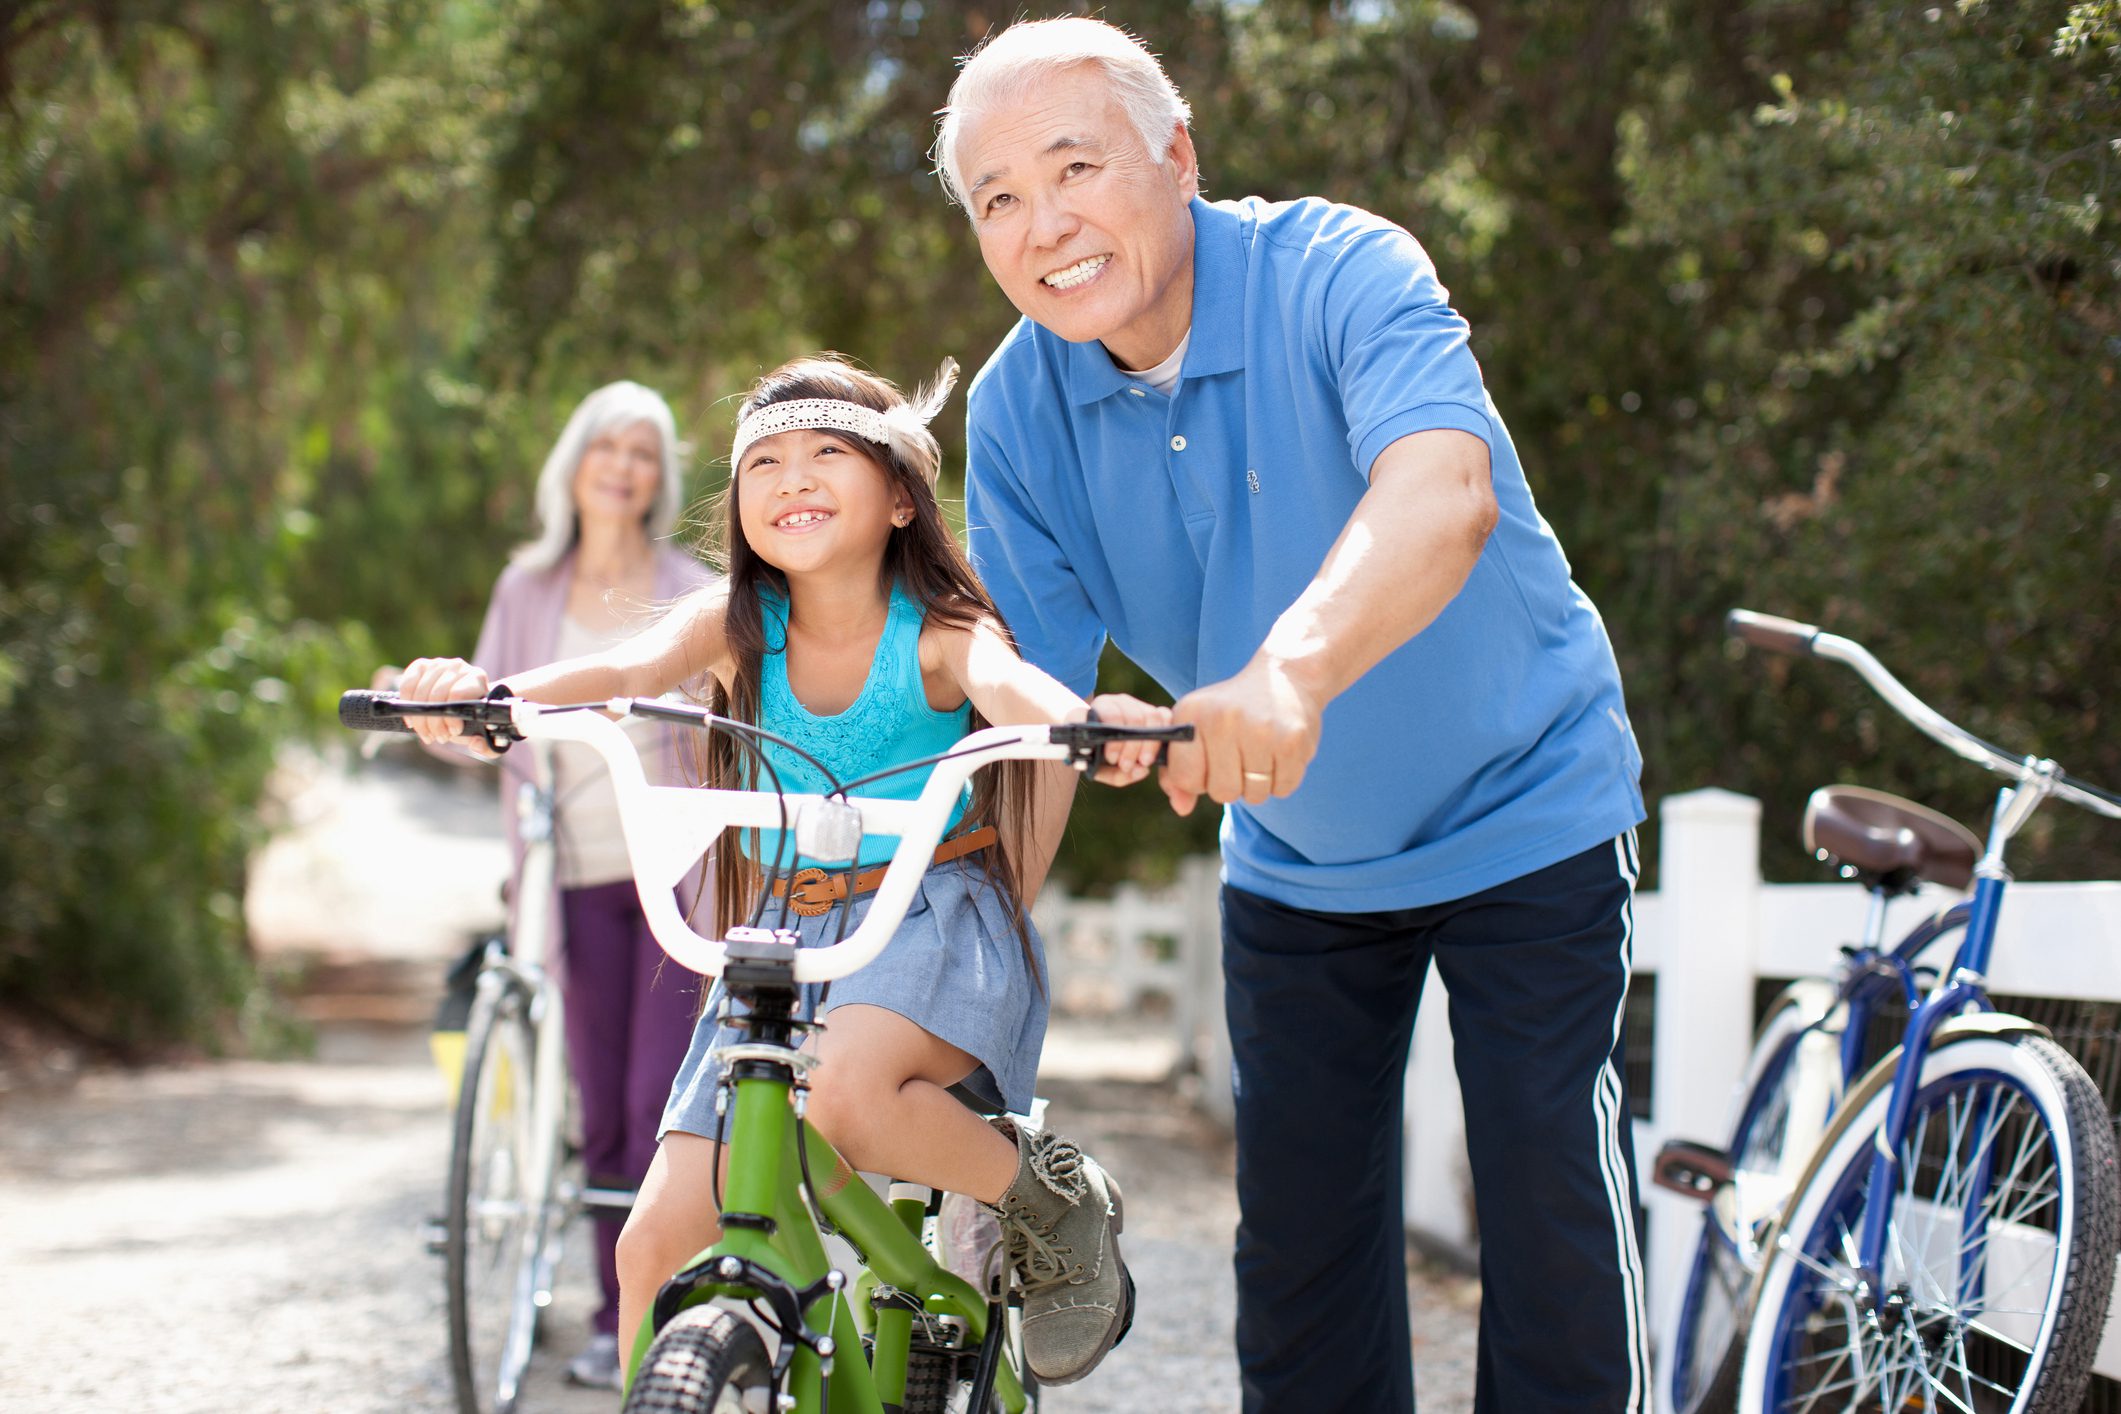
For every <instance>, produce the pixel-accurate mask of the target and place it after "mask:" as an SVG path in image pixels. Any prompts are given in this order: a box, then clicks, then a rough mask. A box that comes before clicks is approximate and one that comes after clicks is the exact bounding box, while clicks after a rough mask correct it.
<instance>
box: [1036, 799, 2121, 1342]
mask: <svg viewBox="0 0 2121 1414" xmlns="http://www.w3.org/2000/svg"><path fill="white" fill-rule="evenodd" d="M2057 808H2060V807H2057ZM1658 818H1659V823H1660V831H1659V840H1660V845H1659V857H1658V877H1659V879H1660V880H1661V882H1662V887H1661V888H1660V889H1659V890H1658V891H1656V892H1653V893H1644V894H1641V895H1638V896H1637V898H1636V900H1635V938H1634V953H1635V956H1634V967H1635V972H1636V974H1637V975H1638V976H1642V975H1645V974H1649V975H1654V976H1655V978H1656V1006H1655V1034H1656V1046H1655V1050H1654V1055H1653V1058H1652V1063H1651V1083H1650V1118H1648V1119H1646V1120H1638V1121H1636V1123H1635V1152H1636V1155H1637V1159H1638V1167H1639V1168H1641V1169H1643V1170H1644V1171H1645V1172H1646V1171H1647V1166H1648V1161H1649V1159H1650V1158H1651V1157H1652V1156H1654V1155H1655V1154H1656V1152H1657V1149H1658V1146H1659V1145H1661V1144H1662V1143H1663V1141H1664V1140H1665V1139H1666V1138H1667V1137H1668V1136H1677V1137H1686V1138H1694V1139H1703V1140H1707V1141H1708V1142H1710V1143H1718V1142H1720V1139H1721V1136H1722V1135H1723V1133H1724V1131H1725V1129H1726V1128H1727V1126H1728V1124H1729V1122H1730V1118H1731V1116H1730V1109H1731V1104H1732V1100H1733V1094H1734V1090H1735V1088H1736V1085H1737V1081H1738V1077H1739V1074H1740V1071H1741V1069H1742V1067H1743V1065H1744V1062H1745V1057H1746V1052H1747V1050H1748V1049H1749V1047H1750V1046H1751V1043H1752V1031H1753V1007H1754V994H1755V992H1756V990H1757V982H1758V979H1760V978H1764V977H1765V978H1787V977H1801V976H1808V975H1813V974H1817V973H1823V972H1826V971H1828V970H1830V969H1831V968H1832V967H1833V965H1834V963H1835V962H1836V960H1837V958H1838V949H1839V948H1840V946H1841V945H1842V944H1843V943H1848V942H1853V941H1855V940H1856V938H1857V936H1858V935H1859V934H1860V932H1861V930H1862V926H1863V911H1864V899H1863V896H1862V895H1861V894H1860V893H1859V892H1858V891H1857V890H1855V889H1854V888H1851V887H1850V886H1848V885H1845V884H1764V883H1762V882H1761V878H1760V867H1759V859H1760V805H1759V802H1757V801H1755V800H1752V799H1750V798H1748V797H1745V796H1741V795H1734V794H1732V793H1730V792H1728V791H1721V790H1703V791H1694V792H1690V793H1688V794H1685V795H1676V796H1670V797H1667V798H1666V799H1665V801H1664V802H1663V804H1662V806H1661V808H1660V811H1659V817H1658ZM1946 902H1948V897H1947V896H1946V895H1943V894H1941V893H1938V892H1935V891H1925V892H1924V893H1922V894H1920V895H1917V896H1915V897H1913V898H1910V899H1904V900H1901V901H1899V902H1898V903H1896V904H1895V905H1894V906H1893V909H1892V910H1891V911H1890V912H1889V914H1888V916H1887V920H1886V922H1887V931H1888V933H1889V934H1893V935H1897V934H1898V933H1902V932H1905V931H1906V930H1907V928H1909V927H1910V926H1912V925H1913V923H1914V922H1915V921H1916V920H1917V919H1918V918H1920V917H1922V916H1924V915H1925V914H1927V913H1930V912H1933V911H1935V910H1936V909H1937V908H1938V907H1940V906H1942V905H1943V904H1944V903H1946ZM1037 917H1038V921H1039V925H1040V928H1041V931H1042V932H1044V933H1045V935H1046V937H1047V939H1048V945H1049V950H1050V952H1051V955H1052V956H1053V957H1054V963H1053V966H1054V978H1055V989H1056V1002H1057V1004H1058V1005H1059V1006H1060V1007H1061V1009H1062V1010H1076V1011H1083V1010H1090V1011H1098V1010H1109V1011H1124V1010H1129V1009H1132V1008H1136V1007H1139V1006H1140V1005H1141V1004H1142V1002H1143V999H1144V998H1147V997H1150V996H1160V997H1162V998H1165V999H1167V1000H1166V1001H1163V1002H1157V1003H1152V1005H1155V1006H1162V1005H1168V1006H1169V1008H1170V1015H1171V1017H1172V1022H1173V1025H1174V1026H1175V1027H1176V1030H1177V1036H1178V1040H1179V1048H1180V1051H1181V1054H1182V1055H1183V1056H1184V1057H1185V1058H1186V1059H1187V1060H1188V1061H1190V1063H1191V1064H1192V1065H1193V1066H1194V1067H1195V1068H1196V1069H1197V1070H1198V1072H1199V1074H1200V1075H1201V1077H1202V1079H1203V1084H1202V1085H1201V1087H1200V1093H1201V1097H1202V1103H1203V1104H1204V1105H1205V1106H1207V1107H1208V1108H1209V1109H1210V1111H1211V1112H1212V1113H1215V1114H1216V1115H1217V1116H1218V1117H1220V1118H1224V1119H1227V1118H1228V1115H1229V1104H1230V1096H1229V1084H1228V1076H1229V1038H1228V1035H1227V1033H1226V1032H1225V1030H1224V1027H1223V1016H1222V982H1221V968H1220V957H1219V953H1220V937H1221V931H1220V925H1219V921H1218V917H1217V908H1216V897H1215V863H1214V861H1213V860H1212V859H1200V860H1190V861H1188V862H1187V863H1186V864H1185V866H1184V867H1183V868H1182V870H1181V872H1180V877H1179V879H1178V881H1177V882H1176V883H1174V884H1173V885H1172V886H1170V887H1169V888H1166V889H1163V890H1157V891H1144V890H1139V889H1123V890H1121V891H1120V892H1119V893H1118V894H1117V895H1115V897H1113V898H1112V899H1110V900H1077V899H1071V898H1068V897H1066V896H1064V895H1061V894H1059V893H1058V892H1057V891H1049V893H1048V895H1047V896H1046V897H1045V898H1043V899H1041V901H1040V904H1039V907H1038V910H1037ZM1941 960H1943V959H1940V961H1941ZM1988 975H1989V986H1990V989H1991V990H1992V991H1993V992H1996V993H1999V994H2005V995H2018V996H2036V997H2055V998H2066V999H2080V1000H2121V883H2087V884H2040V883H2023V884H2014V885H2013V886H2012V888H2011V892H2010V896H2009V898H2008V900H2007V902H2006V906H2005V909H2004V918H2003V922H2002V926H2001V929H2000V931H1999V933H1998V937H1997V943H1996V950H1995V956H1994V958H1993V960H1992V962H1991V965H1990V967H1989V974H1988ZM1406 1112H1407V1127H1406V1169H1405V1172H1406V1179H1405V1182H1406V1192H1405V1200H1406V1218H1407V1226H1408V1229H1409V1231H1410V1232H1411V1233H1412V1234H1413V1235H1415V1236H1416V1237H1417V1238H1418V1239H1419V1240H1421V1241H1422V1242H1423V1243H1424V1244H1425V1245H1430V1246H1433V1247H1440V1248H1442V1249H1444V1250H1450V1251H1458V1252H1465V1253H1470V1252H1472V1251H1473V1250H1475V1237H1474V1229H1473V1209H1472V1183H1471V1179H1470V1176H1469V1173H1468V1169H1467V1165H1466V1156H1465V1121H1464V1115H1463V1112H1462V1109H1461V1105H1460V1100H1459V1093H1458V1079H1457V1075H1456V1073H1455V1071H1454V1070H1453V1068H1452V1062H1451V1032H1450V1025H1449V1020H1448V1017H1447V1015H1446V1008H1445V1006H1444V1003H1443V986H1442V983H1441V981H1440V980H1439V979H1437V978H1436V976H1435V975H1434V973H1433V971H1432V973H1431V976H1430V979H1429V990H1428V991H1427V993H1426V994H1425V998H1424V1004H1423V1005H1422V1007H1421V1011H1420V1014H1419V1017H1418V1019H1417V1021H1416V1023H1415V1028H1414V1044H1413V1051H1412V1055H1411V1058H1410V1060H1409V1064H1408V1068H1407V1086H1406ZM1644 1196H1645V1206H1646V1208H1647V1210H1648V1213H1649V1224H1650V1226H1649V1251H1648V1254H1647V1255H1648V1274H1649V1295H1650V1303H1651V1314H1652V1317H1653V1322H1654V1325H1655V1328H1656V1330H1658V1331H1660V1332H1662V1331H1665V1330H1669V1329H1670V1327H1671V1320H1672V1316H1673V1313H1674V1308H1675V1307H1676V1305H1677V1303H1678V1299H1679V1294H1680V1293H1679V1287H1680V1284H1681V1282H1682V1281H1683V1280H1684V1278H1685V1263H1686V1260H1687V1255H1688V1252H1689V1250H1690V1245H1691V1242H1692V1240H1693V1233H1694V1231H1695V1226H1694V1225H1695V1223H1696V1222H1698V1209H1696V1208H1694V1207H1693V1205H1691V1204H1690V1203H1688V1202H1687V1201H1686V1200H1685V1199H1683V1198H1680V1197H1678V1196H1677V1195H1674V1194H1669V1193H1665V1192H1663V1191H1661V1190H1658V1189H1655V1188H1650V1187H1648V1185H1647V1184H1646V1183H1645V1187H1644ZM2095 1368H2096V1369H2098V1371H2099V1372H2100V1373H2102V1374H2105V1375H2109V1376H2113V1377H2115V1378H2121V1322H2110V1323H2109V1325H2108V1328H2107V1335H2106V1339H2105V1341H2104V1342H2103V1343H2102V1345H2101V1346H2100V1351H2099V1358H2098V1360H2097V1362H2096V1365H2095Z"/></svg>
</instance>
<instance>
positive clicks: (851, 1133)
mask: <svg viewBox="0 0 2121 1414" xmlns="http://www.w3.org/2000/svg"><path fill="white" fill-rule="evenodd" d="M822 1076H823V1071H822V1070H820V1071H819V1077H820V1078H819V1080H818V1081H816V1082H814V1083H813V1085H812V1088H811V1091H810V1098H809V1100H808V1102H807V1103H806V1105H805V1110H804V1113H805V1115H806V1117H807V1118H808V1119H809V1121H810V1127H811V1128H813V1129H815V1130H816V1131H817V1132H818V1133H819V1134H821V1135H823V1136H824V1138H825V1142H827V1143H828V1144H830V1145H832V1147H833V1148H835V1149H837V1150H839V1151H840V1153H841V1154H842V1155H844V1156H845V1157H846V1158H847V1160H848V1161H849V1162H850V1163H852V1164H854V1165H855V1166H856V1167H857V1168H859V1167H860V1166H861V1163H862V1155H863V1154H864V1153H865V1152H866V1151H867V1150H868V1149H869V1148H870V1137H871V1136H872V1135H874V1134H876V1133H877V1132H878V1130H879V1129H880V1128H883V1127H886V1126H888V1125H889V1124H890V1123H891V1114H890V1111H891V1101H892V1094H891V1092H888V1091H884V1090H879V1089H878V1088H876V1087H875V1086H872V1085H862V1084H855V1083H847V1082H844V1081H843V1082H841V1083H838V1084H833V1083H827V1082H825V1081H823V1079H822Z"/></svg>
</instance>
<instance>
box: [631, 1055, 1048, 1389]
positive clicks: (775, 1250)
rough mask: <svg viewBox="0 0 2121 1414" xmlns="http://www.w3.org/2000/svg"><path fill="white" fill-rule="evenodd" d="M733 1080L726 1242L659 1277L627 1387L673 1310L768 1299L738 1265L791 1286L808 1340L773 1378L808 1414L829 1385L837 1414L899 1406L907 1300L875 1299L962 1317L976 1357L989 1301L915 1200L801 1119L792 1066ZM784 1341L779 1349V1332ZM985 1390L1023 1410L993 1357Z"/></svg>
mask: <svg viewBox="0 0 2121 1414" xmlns="http://www.w3.org/2000/svg"><path fill="white" fill-rule="evenodd" d="M803 1059H807V1058H803ZM796 1063H800V1062H796ZM731 1074H732V1076H733V1078H734V1090H735V1104H734V1106H733V1113H732V1116H731V1125H730V1130H729V1134H730V1138H729V1146H728V1147H729V1176H728V1182H727V1184H726V1186H725V1188H724V1191H723V1196H722V1208H723V1218H722V1229H723V1230H722V1239H721V1241H719V1242H717V1243H715V1244H714V1245H713V1246H712V1247H709V1248H708V1249H707V1250H706V1251H704V1252H702V1253H700V1254H699V1256H697V1257H695V1258H694V1259H693V1260H692V1262H691V1263H690V1264H688V1265H687V1267H686V1268H685V1270H684V1271H682V1272H680V1273H679V1274H678V1275H677V1276H676V1277H673V1278H672V1279H671V1281H670V1282H669V1283H667V1284H666V1285H665V1287H664V1289H663V1293H662V1294H661V1295H660V1296H659V1297H658V1298H657V1301H656V1304H655V1309H654V1312H653V1313H652V1314H651V1316H650V1318H649V1319H648V1320H645V1321H643V1322H642V1323H641V1330H640V1332H639V1334H638V1335H637V1336H636V1338H635V1340H634V1347H633V1353H632V1356H631V1358H630V1359H629V1361H628V1362H627V1372H626V1378H627V1384H628V1387H629V1388H630V1387H631V1385H632V1382H633V1379H634V1376H635V1374H636V1372H637V1371H638V1370H639V1369H640V1365H641V1361H642V1360H643V1359H644V1358H645V1357H646V1355H647V1352H648V1348H649V1346H650V1345H651V1344H653V1342H654V1337H655V1331H656V1330H657V1329H660V1328H661V1326H662V1325H663V1324H665V1323H666V1322H668V1321H669V1319H670V1318H671V1317H672V1316H674V1315H675V1314H677V1312H679V1311H682V1310H684V1309H685V1308H687V1307H689V1306H695V1305H698V1304H699V1303H701V1302H703V1301H709V1300H712V1299H713V1298H715V1297H718V1296H726V1297H733V1298H736V1299H738V1300H751V1299H753V1298H760V1297H767V1296H769V1293H768V1292H765V1291H762V1290H760V1289H759V1286H758V1285H756V1284H752V1283H747V1282H746V1281H745V1280H743V1279H742V1274H744V1273H745V1272H746V1270H747V1269H757V1270H758V1271H763V1272H765V1273H769V1274H771V1276H772V1277H774V1278H777V1279H778V1281H779V1283H783V1284H785V1287H784V1290H792V1291H793V1292H794V1293H797V1294H798V1297H799V1299H800V1300H801V1303H802V1304H801V1320H802V1323H803V1326H804V1328H805V1330H806V1331H807V1332H808V1337H807V1338H798V1339H796V1340H795V1341H794V1342H792V1344H793V1347H794V1348H793V1351H792V1353H791V1354H790V1355H789V1357H788V1360H787V1374H786V1376H785V1379H784V1382H783V1390H784V1392H785V1393H787V1394H790V1395H792V1396H794V1398H795V1408H796V1409H797V1410H798V1411H802V1412H803V1414H816V1411H818V1410H821V1409H823V1408H825V1407H827V1406H826V1400H825V1397H824V1395H825V1393H826V1387H827V1385H828V1383H829V1394H830V1401H829V1405H830V1408H831V1410H832V1411H833V1414H886V1410H885V1406H886V1405H891V1406H893V1407H896V1406H898V1405H899V1404H900V1403H902V1402H903V1401H904V1399H905V1396H906V1362H907V1353H908V1350H909V1347H910V1345H911V1341H912V1330H913V1311H912V1310H911V1309H910V1303H906V1302H902V1301H898V1300H892V1299H887V1300H881V1301H879V1300H874V1298H875V1297H876V1296H877V1294H878V1293H880V1292H885V1291H886V1290H887V1289H888V1290H889V1292H893V1293H903V1294H904V1295H906V1296H910V1297H912V1298H914V1299H915V1300H917V1301H918V1302H919V1304H920V1306H921V1308H922V1309H923V1310H925V1311H926V1312H927V1313H929V1314H930V1315H934V1316H945V1317H956V1318H958V1319H959V1320H961V1321H963V1322H964V1326H965V1331H966V1348H967V1351H968V1353H976V1352H977V1351H978V1350H979V1348H980V1345H981V1343H982V1342H983V1341H984V1340H985V1339H986V1337H987V1330H988V1325H989V1322H990V1319H991V1308H990V1307H989V1305H988V1303H987V1301H986V1300H985V1299H984V1298H983V1297H982V1296H981V1295H980V1294H979V1292H977V1291H976V1290H974V1289H973V1287H972V1284H971V1283H970V1282H968V1281H966V1280H965V1279H964V1278H962V1277H960V1276H958V1275H957V1274H955V1273H954V1272H950V1271H947V1270H945V1269H944V1268H943V1267H942V1266H941V1265H940V1264H939V1263H937V1261H936V1260H935V1258H934V1257H933V1256H932V1255H931V1254H930V1253H929V1251H928V1249H927V1248H926V1246H924V1245H923V1244H922V1242H921V1240H920V1226H921V1220H922V1218H923V1216H924V1215H925V1212H926V1208H925V1205H923V1204H921V1203H918V1202H914V1201H911V1200H905V1199H901V1200H900V1201H898V1202H896V1203H890V1204H887V1203H886V1202H885V1200H884V1199H882V1198H879V1197H878V1196H877V1195H876V1193H875V1192H874V1191H873V1190H872V1189H871V1188H870V1187H869V1185H868V1184H867V1183H866V1182H864V1181H863V1180H862V1179H861V1178H860V1177H859V1176H858V1175H855V1174H853V1173H852V1171H851V1170H850V1168H849V1167H848V1166H847V1165H846V1164H845V1163H844V1162H843V1161H842V1160H841V1159H840V1157H839V1155H838V1154H837V1153H836V1152H835V1151H834V1150H833V1148H832V1146H831V1145H830V1144H828V1143H826V1142H825V1141H824V1140H823V1139H822V1138H820V1137H819V1136H818V1134H817V1132H816V1131H815V1130H813V1129H812V1128H811V1127H810V1126H809V1124H808V1123H807V1122H805V1121H804V1120H802V1119H801V1118H800V1117H798V1115H797V1114H796V1111H795V1105H794V1102H793V1101H794V1097H793V1095H792V1093H791V1092H792V1091H793V1089H794V1065H793V1064H791V1063H789V1062H784V1061H777V1060H771V1059H760V1058H746V1059H742V1060H738V1061H737V1062H736V1063H735V1065H734V1066H733V1067H732V1069H731ZM798 1143H802V1144H805V1145H807V1146H808V1158H809V1165H810V1172H811V1174H812V1175H813V1176H814V1177H815V1178H816V1179H817V1180H818V1182H819V1184H820V1185H821V1186H822V1187H823V1188H824V1189H825V1190H826V1191H825V1192H823V1193H819V1194H816V1195H814V1196H815V1198H816V1200H817V1204H818V1207H819V1209H820V1210H822V1212H823V1213H824V1215H825V1218H826V1219H827V1221H829V1222H830V1223H831V1224H832V1226H833V1228H834V1229H836V1230H837V1231H838V1233H839V1235H840V1236H841V1237H842V1238H844V1239H845V1240H846V1241H847V1242H848V1244H849V1245H851V1246H852V1247H853V1248H854V1249H855V1251H856V1252H857V1253H859V1254H860V1256H861V1258H862V1260H863V1262H864V1263H865V1265H866V1271H865V1272H863V1273H860V1274H856V1275H854V1277H853V1279H852V1280H847V1279H844V1278H843V1276H842V1274H839V1273H835V1272H833V1271H832V1268H831V1263H830V1262H829V1260H828V1259H827V1257H826V1253H825V1244H824V1239H823V1237H822V1235H821V1234H820V1233H819V1231H818V1227H817V1223H816V1221H815V1220H814V1219H813V1217H812V1216H811V1213H810V1210H809V1208H808V1207H807V1206H806V1205H805V1204H804V1202H803V1197H802V1193H801V1190H800V1184H801V1182H802V1174H803V1170H802V1157H803V1156H801V1155H798V1153H797V1152H796V1145H797V1144H798ZM842 1179H844V1181H840V1180H842ZM768 1304H769V1305H771V1304H772V1303H771V1301H770V1300H769V1301H768ZM864 1336H869V1337H871V1338H872V1340H873V1342H874V1354H873V1356H871V1357H869V1358H864V1352H863V1345H862V1338H863V1337H864ZM821 1338H822V1339H821ZM782 1339H783V1343H789V1342H788V1340H787V1337H786V1336H785V1335H784V1336H783V1337H782ZM872 1362H873V1363H872ZM993 1397H994V1400H995V1402H996V1404H997V1405H998V1406H999V1407H1000V1408H1001V1409H1002V1410H1004V1411H1006V1414H1023V1410H1024V1408H1025V1406H1026V1398H1025V1395H1024V1390H1023V1386H1022V1383H1021V1382H1020V1380H1019V1379H1018V1376H1017V1372H1016V1371H1015V1370H1014V1369H1013V1368H1012V1367H1011V1365H1010V1362H1009V1361H1008V1360H1006V1359H1001V1360H997V1361H995V1362H994V1384H993Z"/></svg>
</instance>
